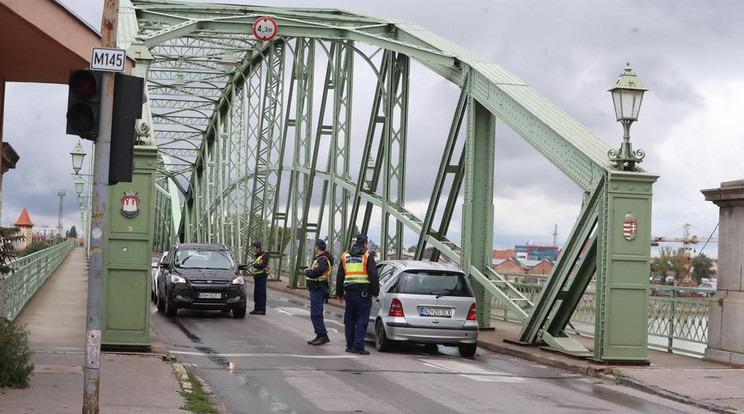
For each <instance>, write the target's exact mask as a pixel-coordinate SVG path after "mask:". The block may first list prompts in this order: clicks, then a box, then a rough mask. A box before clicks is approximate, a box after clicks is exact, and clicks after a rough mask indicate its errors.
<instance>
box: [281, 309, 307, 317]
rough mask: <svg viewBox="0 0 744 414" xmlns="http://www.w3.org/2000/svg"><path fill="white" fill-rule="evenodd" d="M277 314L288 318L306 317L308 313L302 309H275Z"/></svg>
mask: <svg viewBox="0 0 744 414" xmlns="http://www.w3.org/2000/svg"><path fill="white" fill-rule="evenodd" d="M276 310H277V311H278V312H281V313H284V314H286V315H289V316H308V315H310V311H309V310H307V309H303V308H276Z"/></svg>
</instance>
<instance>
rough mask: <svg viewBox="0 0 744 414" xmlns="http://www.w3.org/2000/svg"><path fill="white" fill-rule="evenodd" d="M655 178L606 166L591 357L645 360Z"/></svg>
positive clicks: (611, 359) (646, 355)
mask: <svg viewBox="0 0 744 414" xmlns="http://www.w3.org/2000/svg"><path fill="white" fill-rule="evenodd" d="M657 178H658V177H657V176H655V175H651V174H644V173H638V172H622V171H611V172H609V173H608V177H607V181H606V184H605V192H606V193H605V194H607V196H606V197H604V198H603V200H602V201H603V203H602V209H601V211H600V214H599V223H598V229H597V241H598V243H597V244H598V258H597V300H596V307H597V308H596V321H595V334H594V357H595V358H596V359H598V360H601V361H610V362H611V361H623V362H631V361H632V362H636V363H645V362H647V361H648V334H647V324H648V283H649V281H648V274H649V273H648V272H649V270H648V269H649V267H650V262H651V259H650V257H651V247H650V245H649V243H648V241H649V240H650V239H651V194H652V191H651V187H652V185H653V183H654V182H656V179H657Z"/></svg>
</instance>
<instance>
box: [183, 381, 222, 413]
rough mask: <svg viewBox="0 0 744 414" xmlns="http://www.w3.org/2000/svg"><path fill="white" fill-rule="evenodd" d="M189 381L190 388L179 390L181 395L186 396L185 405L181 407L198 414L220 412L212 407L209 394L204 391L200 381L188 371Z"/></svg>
mask: <svg viewBox="0 0 744 414" xmlns="http://www.w3.org/2000/svg"><path fill="white" fill-rule="evenodd" d="M189 382H190V383H191V390H190V391H188V390H183V391H181V395H182V396H183V397H184V398H186V405H185V406H184V407H182V408H183V409H186V410H188V411H191V412H192V413H198V414H219V413H220V412H219V411H217V409H216V408H214V406H213V405H212V401H210V400H209V394H207V393H206V392H204V389H203V388H202V385H201V382H199V380H198V379H197V378H196V377H195V376H194V375H193V374H191V373H190V372H189Z"/></svg>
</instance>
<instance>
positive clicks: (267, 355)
mask: <svg viewBox="0 0 744 414" xmlns="http://www.w3.org/2000/svg"><path fill="white" fill-rule="evenodd" d="M170 353H171V354H177V355H194V356H204V357H222V358H243V357H245V358H250V357H260V358H263V357H277V358H303V359H354V358H359V357H358V356H356V355H302V354H271V353H266V352H263V353H252V354H249V353H242V354H207V353H204V352H192V351H170Z"/></svg>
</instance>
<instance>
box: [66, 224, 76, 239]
mask: <svg viewBox="0 0 744 414" xmlns="http://www.w3.org/2000/svg"><path fill="white" fill-rule="evenodd" d="M77 236H78V234H77V229H76V228H75V226H72V227H70V230H68V231H66V232H65V237H66V238H68V239H77Z"/></svg>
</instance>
